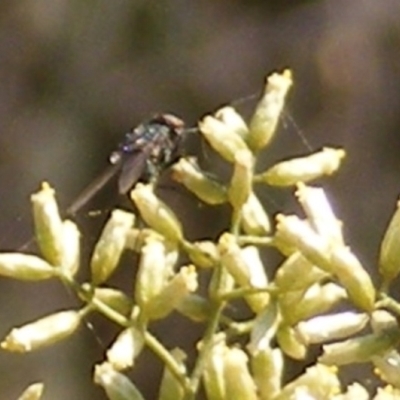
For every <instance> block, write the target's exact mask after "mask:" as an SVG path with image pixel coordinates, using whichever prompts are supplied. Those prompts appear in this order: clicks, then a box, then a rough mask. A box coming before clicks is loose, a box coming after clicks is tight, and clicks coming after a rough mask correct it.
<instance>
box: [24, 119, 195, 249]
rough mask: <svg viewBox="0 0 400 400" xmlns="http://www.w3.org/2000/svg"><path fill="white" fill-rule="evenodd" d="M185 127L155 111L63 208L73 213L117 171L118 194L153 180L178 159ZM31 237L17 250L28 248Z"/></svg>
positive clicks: (180, 122) (127, 134)
mask: <svg viewBox="0 0 400 400" xmlns="http://www.w3.org/2000/svg"><path fill="white" fill-rule="evenodd" d="M188 131H190V129H185V124H184V122H183V121H182V120H181V119H180V118H178V117H177V116H175V115H173V114H156V115H154V116H153V117H152V118H150V119H149V120H147V121H145V122H143V123H141V124H140V125H138V126H137V127H136V128H134V129H132V131H131V132H128V133H126V134H125V136H124V140H123V141H122V142H121V143H120V144H119V145H118V147H117V149H116V150H115V151H113V152H112V153H111V155H110V157H109V162H110V165H109V166H108V167H107V168H106V169H105V170H104V171H103V172H102V173H101V174H100V175H99V176H98V177H97V178H95V179H94V181H93V182H92V183H90V184H89V185H88V186H87V187H86V188H85V189H84V190H83V191H82V192H81V193H80V194H79V195H78V197H77V198H76V199H75V201H74V202H73V203H72V204H71V205H70V206H69V207H68V208H67V209H66V211H65V214H67V215H69V216H73V215H75V214H76V213H77V212H78V211H79V210H80V209H81V208H82V207H84V206H85V205H86V204H87V203H88V202H89V201H90V200H91V199H92V198H93V197H94V196H95V195H96V194H97V192H98V191H99V190H101V189H102V188H103V187H104V186H105V185H106V184H107V183H108V182H109V181H110V180H111V179H112V178H113V177H114V176H115V175H116V174H118V173H119V178H118V192H119V194H122V195H124V194H126V193H127V192H128V191H129V190H130V189H131V188H132V187H133V186H134V185H135V183H137V182H138V181H141V182H144V183H150V182H155V181H156V180H157V178H158V177H159V176H160V174H161V173H162V172H163V171H164V170H165V169H167V168H168V167H169V166H171V165H172V164H173V163H174V162H175V161H177V159H178V157H179V154H180V152H181V144H182V138H183V135H184V133H186V132H188ZM33 240H34V238H31V239H30V240H29V241H27V242H26V243H25V244H24V245H22V246H21V247H20V248H19V250H20V251H23V250H26V249H27V248H29V247H30V245H31V244H32V242H33Z"/></svg>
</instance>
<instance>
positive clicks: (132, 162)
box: [118, 144, 151, 194]
mask: <svg viewBox="0 0 400 400" xmlns="http://www.w3.org/2000/svg"><path fill="white" fill-rule="evenodd" d="M150 153H151V144H148V145H147V146H145V147H143V148H142V149H141V150H140V151H137V152H134V153H132V154H129V155H126V158H125V159H124V160H123V161H122V169H121V173H120V175H119V179H118V190H119V193H120V194H126V193H127V192H128V191H129V190H130V189H131V188H132V186H133V185H134V184H135V183H136V182H137V181H138V180H139V179H140V178H141V176H142V175H143V172H144V171H145V169H146V161H147V158H148V157H149V156H150Z"/></svg>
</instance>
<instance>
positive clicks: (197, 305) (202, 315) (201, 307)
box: [176, 293, 212, 322]
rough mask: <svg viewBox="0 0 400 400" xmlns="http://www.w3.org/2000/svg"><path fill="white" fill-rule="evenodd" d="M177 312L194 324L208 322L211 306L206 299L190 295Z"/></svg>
mask: <svg viewBox="0 0 400 400" xmlns="http://www.w3.org/2000/svg"><path fill="white" fill-rule="evenodd" d="M176 309H177V311H179V312H180V313H181V314H182V315H184V316H185V317H187V318H190V319H191V320H192V321H194V322H202V321H206V320H207V319H208V317H209V316H210V314H211V311H212V309H211V304H210V302H209V301H208V300H207V299H205V298H204V297H201V296H199V295H198V294H195V293H189V294H188V295H187V296H185V297H184V298H183V299H182V300H181V301H180V302H179V304H178V305H177V306H176Z"/></svg>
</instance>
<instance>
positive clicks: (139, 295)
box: [135, 238, 169, 308]
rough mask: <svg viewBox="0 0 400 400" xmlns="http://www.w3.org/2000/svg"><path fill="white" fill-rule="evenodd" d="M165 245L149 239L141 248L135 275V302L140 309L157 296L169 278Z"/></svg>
mask: <svg viewBox="0 0 400 400" xmlns="http://www.w3.org/2000/svg"><path fill="white" fill-rule="evenodd" d="M165 252H166V249H165V244H164V242H161V241H159V240H156V239H151V238H149V239H148V240H147V242H146V245H145V246H143V247H142V251H141V257H140V262H139V269H138V272H137V275H136V286H135V300H136V303H137V304H138V305H139V307H140V308H145V307H147V305H148V303H149V302H150V301H151V300H152V299H153V298H154V297H156V296H158V295H159V294H160V293H161V291H162V290H163V288H164V287H165V285H166V284H167V281H168V278H169V270H168V269H167V266H166V259H165V258H166V257H165Z"/></svg>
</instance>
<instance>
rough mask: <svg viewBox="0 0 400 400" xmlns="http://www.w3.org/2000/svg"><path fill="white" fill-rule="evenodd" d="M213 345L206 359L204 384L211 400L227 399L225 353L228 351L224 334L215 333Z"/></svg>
mask: <svg viewBox="0 0 400 400" xmlns="http://www.w3.org/2000/svg"><path fill="white" fill-rule="evenodd" d="M212 344H213V345H212V347H211V349H210V351H209V352H208V354H207V357H206V360H205V368H204V369H203V376H202V378H203V384H204V388H205V391H206V393H207V399H209V400H226V399H228V397H227V396H226V388H225V378H224V355H225V353H226V352H227V349H228V348H227V346H226V343H225V336H224V334H222V333H220V334H217V335H214V337H213V338H212Z"/></svg>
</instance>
